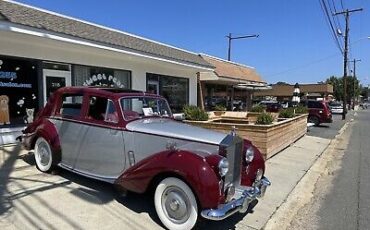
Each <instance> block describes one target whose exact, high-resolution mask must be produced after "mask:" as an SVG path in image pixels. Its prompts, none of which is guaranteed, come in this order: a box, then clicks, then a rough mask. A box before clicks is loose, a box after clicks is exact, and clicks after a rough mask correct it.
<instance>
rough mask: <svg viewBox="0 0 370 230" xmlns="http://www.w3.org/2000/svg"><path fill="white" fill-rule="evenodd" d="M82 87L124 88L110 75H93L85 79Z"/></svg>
mask: <svg viewBox="0 0 370 230" xmlns="http://www.w3.org/2000/svg"><path fill="white" fill-rule="evenodd" d="M83 85H84V86H108V87H118V88H125V85H124V84H123V83H121V81H120V80H118V79H117V78H116V77H113V76H112V75H108V76H107V75H105V74H104V73H103V74H94V75H92V76H91V77H90V78H89V79H87V80H86V81H85V82H84V83H83Z"/></svg>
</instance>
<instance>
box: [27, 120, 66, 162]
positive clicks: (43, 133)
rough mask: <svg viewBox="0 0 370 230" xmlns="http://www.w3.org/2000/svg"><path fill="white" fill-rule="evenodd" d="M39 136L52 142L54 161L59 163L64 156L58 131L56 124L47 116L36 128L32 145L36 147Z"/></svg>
mask: <svg viewBox="0 0 370 230" xmlns="http://www.w3.org/2000/svg"><path fill="white" fill-rule="evenodd" d="M39 137H42V138H44V139H45V140H46V141H47V142H48V143H49V144H50V148H51V150H52V152H53V157H54V159H53V162H54V163H59V162H60V161H61V159H62V156H61V148H60V139H59V135H58V131H57V129H56V127H55V125H54V124H53V123H52V122H51V121H49V120H48V119H46V118H44V119H42V122H41V124H40V125H39V126H38V127H37V128H36V130H35V135H34V137H33V140H32V143H33V144H32V147H34V145H35V143H36V140H37V138H39Z"/></svg>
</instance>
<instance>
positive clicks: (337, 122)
mask: <svg viewBox="0 0 370 230" xmlns="http://www.w3.org/2000/svg"><path fill="white" fill-rule="evenodd" d="M353 116H354V112H353V111H349V112H348V114H347V116H346V120H342V115H341V114H333V123H323V124H321V125H319V126H313V127H310V128H309V129H308V132H307V135H309V136H315V137H321V138H326V139H333V138H334V137H335V135H337V134H338V131H339V130H340V129H341V128H342V127H343V125H344V124H345V122H346V121H348V120H350V119H352V118H353Z"/></svg>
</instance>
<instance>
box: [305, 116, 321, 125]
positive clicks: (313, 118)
mask: <svg viewBox="0 0 370 230" xmlns="http://www.w3.org/2000/svg"><path fill="white" fill-rule="evenodd" d="M308 122H309V123H313V124H314V125H315V126H318V125H319V124H320V119H319V118H318V117H316V116H309V117H308Z"/></svg>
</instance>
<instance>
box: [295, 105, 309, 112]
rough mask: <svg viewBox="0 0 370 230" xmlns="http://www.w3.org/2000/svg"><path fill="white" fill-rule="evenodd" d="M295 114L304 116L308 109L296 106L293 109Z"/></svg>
mask: <svg viewBox="0 0 370 230" xmlns="http://www.w3.org/2000/svg"><path fill="white" fill-rule="evenodd" d="M295 113H296V114H305V113H308V108H307V107H306V106H302V105H300V106H297V107H296V108H295Z"/></svg>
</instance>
